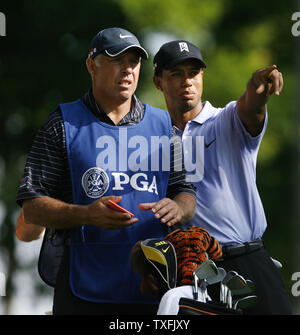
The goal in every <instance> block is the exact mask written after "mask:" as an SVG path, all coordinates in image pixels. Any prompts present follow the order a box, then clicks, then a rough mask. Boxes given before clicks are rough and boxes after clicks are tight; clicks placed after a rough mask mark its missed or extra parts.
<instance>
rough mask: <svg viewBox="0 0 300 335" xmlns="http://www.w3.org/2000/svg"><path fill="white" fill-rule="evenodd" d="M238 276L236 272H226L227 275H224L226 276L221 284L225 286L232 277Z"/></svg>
mask: <svg viewBox="0 0 300 335" xmlns="http://www.w3.org/2000/svg"><path fill="white" fill-rule="evenodd" d="M237 275H238V273H237V272H236V271H232V270H231V271H228V272H227V273H226V276H225V277H224V279H223V280H222V283H223V284H226V283H227V281H228V280H230V279H231V278H232V277H234V276H237Z"/></svg>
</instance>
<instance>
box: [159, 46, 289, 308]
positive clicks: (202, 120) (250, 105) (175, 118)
mask: <svg viewBox="0 0 300 335" xmlns="http://www.w3.org/2000/svg"><path fill="white" fill-rule="evenodd" d="M205 67H206V64H205V63H204V61H203V59H202V55H201V53H200V50H199V49H198V48H197V47H196V46H195V45H193V44H192V43H189V42H187V41H182V40H178V41H172V42H169V43H166V44H164V45H163V46H162V47H161V48H160V50H159V51H158V52H157V54H156V55H155V57H154V78H153V80H154V83H155V86H156V87H157V88H158V89H159V90H161V91H162V92H163V94H164V97H165V100H166V105H167V108H168V111H169V113H170V115H171V118H172V122H173V125H174V128H175V130H176V131H177V134H178V135H179V136H180V137H181V138H182V143H183V149H184V155H185V167H186V170H187V171H188V172H190V178H191V181H192V182H193V183H194V185H195V186H196V187H197V207H196V214H195V216H194V218H193V219H192V221H191V222H190V225H196V226H201V227H203V228H205V229H207V230H208V231H209V233H210V234H211V235H212V236H214V237H215V238H216V239H217V240H218V241H219V242H220V244H221V246H222V247H223V248H222V249H223V255H224V257H223V258H224V260H223V261H221V262H220V264H219V266H222V267H224V268H225V269H226V270H227V271H229V270H235V271H237V272H238V273H239V274H241V275H242V276H244V277H245V278H247V279H251V280H253V281H254V283H255V285H256V294H257V295H258V304H257V305H256V307H255V308H253V309H252V310H249V313H250V314H291V306H290V302H289V300H288V297H287V293H286V290H285V288H284V284H283V281H282V278H281V275H280V272H279V271H278V269H277V268H276V267H275V265H274V263H273V262H272V260H271V258H270V257H269V255H268V253H267V251H266V250H265V249H264V247H263V243H262V240H261V238H262V236H263V233H264V231H265V229H266V226H267V223H266V217H265V213H264V209H263V205H262V202H261V199H260V196H259V193H258V190H257V186H256V171H255V170H256V159H257V154H258V150H259V146H260V143H261V140H262V138H263V135H264V133H265V130H266V126H267V112H266V103H267V101H268V99H269V97H270V96H271V95H272V94H275V95H276V96H278V95H279V94H280V92H281V90H282V87H283V79H282V74H281V73H280V72H279V71H278V70H277V67H276V65H273V66H270V67H267V68H265V69H261V70H258V71H256V72H255V73H254V74H253V76H252V77H251V79H250V80H249V82H248V85H247V89H246V91H245V92H244V93H243V94H242V95H241V96H240V98H239V99H238V100H237V101H233V102H230V103H228V104H227V105H226V106H225V107H224V108H215V107H213V106H212V105H211V104H210V103H209V102H208V101H205V102H202V99H201V98H202V92H203V68H205ZM191 139H192V141H191ZM212 294H213V292H212Z"/></svg>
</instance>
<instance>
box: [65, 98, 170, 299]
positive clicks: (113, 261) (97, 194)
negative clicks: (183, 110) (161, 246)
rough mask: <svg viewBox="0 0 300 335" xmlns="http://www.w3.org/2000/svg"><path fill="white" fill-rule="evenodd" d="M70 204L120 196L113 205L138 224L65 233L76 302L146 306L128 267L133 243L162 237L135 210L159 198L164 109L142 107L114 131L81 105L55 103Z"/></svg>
mask: <svg viewBox="0 0 300 335" xmlns="http://www.w3.org/2000/svg"><path fill="white" fill-rule="evenodd" d="M60 108H61V111H62V115H63V119H64V127H65V135H66V144H67V152H68V160H69V167H70V175H71V181H72V189H73V201H74V203H75V204H81V205H88V204H91V203H92V202H94V201H96V200H97V199H99V198H101V197H102V196H109V195H117V196H119V195H120V196H122V200H121V202H119V204H120V205H121V206H123V207H124V208H126V209H128V210H129V211H130V212H132V213H134V215H135V217H137V218H138V219H139V221H138V222H137V223H135V224H134V225H132V226H130V227H127V228H124V229H120V230H108V229H102V228H99V227H96V226H82V227H78V228H76V229H72V230H71V247H70V286H71V289H72V291H73V293H74V294H75V295H76V296H78V297H79V298H82V299H85V300H89V301H93V302H106V303H153V302H154V301H155V300H154V298H153V297H151V296H146V295H143V294H141V293H140V290H139V285H140V281H141V277H140V276H139V275H137V274H136V273H134V271H133V270H132V268H131V266H130V262H129V261H130V260H129V258H130V251H131V248H132V247H133V245H134V244H135V243H136V242H137V241H138V240H143V239H147V238H162V237H164V236H165V235H166V233H167V228H166V226H165V225H163V224H162V223H161V222H160V220H157V219H155V218H154V215H153V213H152V212H151V211H142V210H140V209H139V207H138V205H139V204H140V203H143V202H155V201H158V200H160V199H162V198H164V197H165V196H166V191H167V185H168V180H169V174H170V159H171V157H170V143H171V134H172V126H171V121H170V117H169V114H168V112H167V111H164V110H161V109H158V108H153V107H151V106H149V105H145V114H144V118H143V120H142V121H141V122H140V123H138V124H136V125H132V126H127V127H124V126H123V127H119V126H113V125H109V124H106V123H103V122H101V121H99V119H98V118H97V117H96V116H95V115H94V114H93V113H92V112H91V111H90V110H89V109H88V108H87V107H86V105H85V104H84V103H83V101H82V100H77V101H75V102H72V103H67V104H61V105H60Z"/></svg>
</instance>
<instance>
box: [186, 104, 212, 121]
mask: <svg viewBox="0 0 300 335" xmlns="http://www.w3.org/2000/svg"><path fill="white" fill-rule="evenodd" d="M215 113H216V109H215V108H214V107H213V106H212V105H211V103H210V102H209V101H204V102H203V107H202V109H201V111H200V112H199V113H198V115H196V117H194V118H193V120H191V121H193V122H197V123H200V124H203V123H204V122H205V121H207V120H208V119H210V118H211V117H212V116H214V115H215Z"/></svg>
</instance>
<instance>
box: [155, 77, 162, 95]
mask: <svg viewBox="0 0 300 335" xmlns="http://www.w3.org/2000/svg"><path fill="white" fill-rule="evenodd" d="M153 83H154V85H155V86H156V88H157V89H158V90H160V91H162V90H163V89H162V87H161V77H160V76H155V75H154V76H153Z"/></svg>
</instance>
